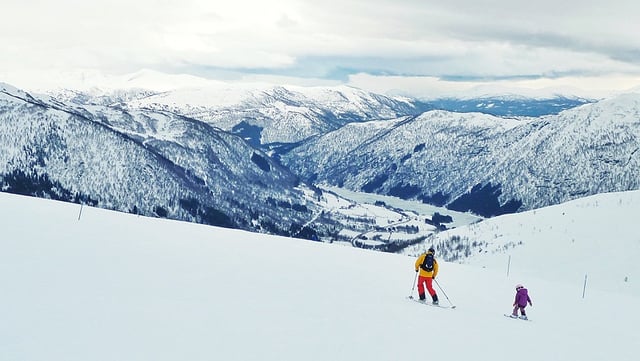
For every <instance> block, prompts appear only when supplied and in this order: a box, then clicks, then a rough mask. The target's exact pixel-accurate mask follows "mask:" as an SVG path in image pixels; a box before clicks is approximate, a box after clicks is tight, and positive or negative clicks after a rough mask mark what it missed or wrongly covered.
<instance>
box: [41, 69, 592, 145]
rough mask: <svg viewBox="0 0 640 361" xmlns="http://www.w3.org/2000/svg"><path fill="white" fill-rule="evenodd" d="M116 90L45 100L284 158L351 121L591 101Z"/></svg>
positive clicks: (230, 86)
mask: <svg viewBox="0 0 640 361" xmlns="http://www.w3.org/2000/svg"><path fill="white" fill-rule="evenodd" d="M172 82H173V83H175V85H174V87H173V88H171V87H169V86H168V84H171V83H172ZM117 84H120V87H121V88H113V87H114V86H115V84H111V83H109V85H107V86H105V87H104V88H96V87H88V88H84V89H74V90H68V89H58V90H50V91H48V94H51V95H52V96H54V97H55V98H56V99H59V100H62V101H65V102H74V103H78V104H82V105H89V104H101V105H112V104H118V105H119V106H121V107H123V108H126V109H129V110H133V109H143V110H154V111H165V112H167V111H168V112H172V113H176V114H181V115H184V116H187V117H190V118H194V119H198V120H201V121H205V122H207V123H209V124H210V125H213V126H215V127H218V128H221V129H223V130H226V131H229V132H233V133H235V134H238V135H240V136H242V137H243V138H245V139H246V140H247V141H249V142H250V143H251V144H252V145H254V146H256V147H260V148H262V149H264V150H272V149H273V150H275V151H276V152H284V151H286V150H287V149H289V147H290V146H291V145H295V144H297V143H299V142H301V141H304V140H306V139H310V138H313V137H317V136H319V135H322V134H325V133H327V132H329V131H333V130H336V129H339V128H340V127H342V126H344V125H345V124H347V123H350V122H363V121H370V120H380V119H393V118H398V117H401V116H407V115H418V114H420V113H422V112H424V111H427V110H432V109H442V110H448V111H455V112H481V113H486V114H493V115H498V116H540V115H547V114H557V113H559V112H560V111H562V110H565V109H569V108H573V107H576V106H579V105H582V104H585V103H588V102H592V101H593V100H588V99H583V98H579V97H572V96H564V95H557V94H547V95H545V96H542V97H540V96H538V97H526V96H518V95H479V96H477V97H472V98H468V97H466V98H454V97H441V98H433V99H428V100H426V99H425V100H422V99H416V98H409V97H404V96H386V95H382V94H376V93H372V92H368V91H364V90H362V89H358V88H354V87H349V86H331V87H328V86H316V87H303V86H293V85H285V86H274V85H271V84H257V83H251V84H249V83H246V84H245V83H225V82H221V81H212V80H205V79H199V78H195V79H192V78H190V77H189V78H187V79H185V78H184V77H181V76H170V75H167V74H161V73H155V72H149V71H146V72H141V73H139V74H138V73H137V74H133V75H131V76H130V77H128V78H127V79H121V80H120V82H119V83H117ZM145 87H146V88H145ZM151 87H155V88H151ZM101 89H102V90H101ZM154 89H155V90H154ZM158 89H163V90H158ZM281 148H282V149H281Z"/></svg>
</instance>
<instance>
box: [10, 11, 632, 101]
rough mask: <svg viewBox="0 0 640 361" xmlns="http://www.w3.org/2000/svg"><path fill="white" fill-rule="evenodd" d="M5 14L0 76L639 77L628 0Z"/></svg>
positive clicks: (375, 83)
mask: <svg viewBox="0 0 640 361" xmlns="http://www.w3.org/2000/svg"><path fill="white" fill-rule="evenodd" d="M1 13H2V16H1V17H0V48H1V53H0V54H1V56H0V81H5V82H9V81H14V82H23V81H24V83H25V84H27V81H28V80H29V81H31V82H33V81H36V82H37V79H38V78H44V77H46V75H47V74H53V73H59V72H61V71H71V72H75V71H99V72H102V73H104V74H125V73H133V72H136V71H138V70H140V69H152V70H156V71H161V72H168V73H187V74H193V75H197V76H202V77H207V78H214V79H224V80H271V81H275V82H289V81H291V82H296V81H297V82H306V83H308V84H313V83H317V84H338V83H348V84H352V85H356V86H361V87H365V88H371V89H373V90H377V91H389V90H392V89H395V90H396V91H400V92H401V91H407V92H414V93H420V92H423V93H424V92H429V91H431V90H432V88H433V87H448V86H449V87H455V86H457V85H475V84H496V83H500V84H504V85H508V84H515V85H517V86H524V87H533V88H535V87H544V86H560V85H567V86H568V85H573V86H578V87H581V88H589V87H591V88H594V89H598V88H602V89H612V88H615V89H619V90H624V89H627V88H630V87H634V86H638V85H640V35H639V34H640V2H639V1H637V0H611V1H603V0H600V1H593V0H580V1H575V0H565V1H558V0H553V1H552V0H535V1H533V0H529V1H518V0H488V1H478V0H447V1H442V0H366V1H365V0H339V1H338V0H322V1H318V0H282V1H266V0H262V1H253V0H225V1H218V0H180V1H174V0H135V1H134V0H96V1H91V0H57V1H49V0H2V12H1ZM17 85H20V84H17Z"/></svg>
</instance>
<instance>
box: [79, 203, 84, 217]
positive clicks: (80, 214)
mask: <svg viewBox="0 0 640 361" xmlns="http://www.w3.org/2000/svg"><path fill="white" fill-rule="evenodd" d="M82 206H83V204H82V203H80V213H78V220H80V216H82Z"/></svg>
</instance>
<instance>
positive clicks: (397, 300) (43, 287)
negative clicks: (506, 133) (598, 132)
mask: <svg viewBox="0 0 640 361" xmlns="http://www.w3.org/2000/svg"><path fill="white" fill-rule="evenodd" d="M628 195H629V197H625V195H624V194H623V195H620V196H618V195H616V196H615V197H614V198H612V199H611V201H606V202H605V200H604V198H598V203H597V205H596V204H594V203H593V201H590V202H591V205H590V206H586V207H578V206H577V204H575V205H571V206H569V207H568V208H567V209H566V210H565V212H567V213H568V216H569V217H572V218H571V219H574V220H575V222H576V223H571V222H569V223H565V222H564V221H563V219H562V218H561V217H560V216H559V215H558V217H542V216H541V217H538V218H536V217H532V218H526V220H527V221H533V222H542V223H537V224H535V228H531V227H533V225H531V226H530V227H529V228H521V230H522V231H523V232H524V231H526V230H527V229H528V230H533V231H534V232H533V233H532V234H529V235H528V237H530V239H529V238H528V239H527V242H526V244H525V245H524V246H523V247H522V250H523V251H522V252H517V253H514V256H513V261H512V269H511V273H510V275H509V276H508V277H507V276H506V275H505V268H506V265H505V267H499V268H498V269H494V268H491V267H490V264H489V263H487V265H488V267H487V268H481V267H479V265H480V264H477V265H476V264H473V263H472V264H470V265H459V264H452V263H447V262H444V261H441V264H440V274H439V276H438V278H437V280H438V284H439V285H440V286H441V287H442V288H443V289H444V292H442V289H438V288H436V289H437V290H438V292H439V293H440V298H441V299H442V302H443V304H448V302H447V298H448V299H449V300H450V301H452V302H453V303H454V304H455V305H457V308H456V309H455V310H450V309H441V308H434V307H429V306H424V305H420V304H417V303H415V302H411V301H408V300H406V299H405V297H406V296H407V295H409V294H410V293H411V292H412V289H411V287H412V283H413V281H414V271H413V267H414V266H413V263H414V258H413V257H407V256H402V255H394V254H388V253H380V252H371V251H363V250H359V249H353V248H347V247H340V246H335V245H329V244H322V243H315V242H300V241H299V240H292V239H287V238H281V237H273V236H266V235H260V234H255V233H247V232H243V231H236V230H229V229H221V228H215V227H209V226H202V225H195V224H189V223H180V222H175V221H167V220H162V219H153V218H145V217H141V216H136V215H130V214H122V213H116V212H111V211H106V210H101V209H95V208H90V207H84V210H83V212H82V215H81V217H80V219H79V220H78V215H79V210H80V207H79V206H78V205H73V204H69V203H59V202H55V201H49V200H42V199H36V198H27V197H22V196H16V195H10V194H6V193H0V219H2V230H1V231H0V284H1V285H2V290H3V296H2V297H0V309H2V310H4V311H3V317H2V322H0V359H3V360H22V361H40V360H50V361H63V360H64V361H80V360H83V361H84V360H93V361H103V360H105V361H107V360H109V361H111V360H154V361H165V360H167V361H176V360H193V361H197V360H203V361H204V360H214V359H215V360H244V361H252V360H260V361H266V360H308V361H313V360H323V361H324V360H337V361H341V360H345V361H346V360H349V361H351V360H369V361H377V360H380V361H388V360H411V359H416V358H421V357H424V356H425V355H428V358H429V359H435V360H451V361H457V360H460V361H462V360H464V361H467V360H472V359H473V360H475V359H478V360H494V361H511V360H513V359H514V358H517V359H518V360H521V361H529V360H531V361H540V360H585V361H592V360H593V361H596V360H603V359H607V360H616V361H632V360H635V359H636V358H637V352H636V343H637V332H636V329H637V324H638V323H639V322H640V311H638V308H637V307H636V306H637V305H638V303H639V302H640V294H639V293H638V292H637V290H638V286H637V285H638V278H637V273H630V274H629V278H628V280H627V282H626V285H627V286H628V287H626V288H624V289H623V288H621V289H619V292H610V291H606V290H605V288H602V287H601V286H602V284H601V283H598V282H593V283H591V282H590V283H588V287H587V292H586V294H585V296H586V297H585V298H582V283H581V281H582V280H581V279H579V278H578V279H576V280H567V279H565V278H564V277H561V278H560V279H559V278H558V277H556V276H555V274H560V275H566V274H570V273H572V272H575V273H582V272H584V270H583V269H582V268H581V267H580V268H579V269H575V268H574V267H575V266H576V265H577V264H578V263H577V262H576V259H578V260H580V259H582V258H583V257H584V255H583V254H582V253H580V252H578V253H575V254H574V253H573V252H572V251H571V250H572V249H573V248H574V247H575V245H576V244H580V243H581V242H592V241H595V242H601V240H596V239H595V238H587V237H583V234H582V233H580V232H578V233H575V234H574V236H575V237H576V243H575V244H571V243H569V242H566V241H563V240H560V241H558V239H556V238H554V237H549V235H550V234H549V233H548V230H550V229H561V227H564V226H565V225H566V227H567V229H568V230H569V232H575V231H577V230H580V227H583V226H586V225H584V224H579V223H578V221H579V220H585V221H590V220H591V219H593V218H594V217H595V218H599V217H608V216H609V215H614V214H619V213H618V212H623V213H626V212H629V211H631V212H633V214H638V211H640V204H638V198H639V197H638V195H637V193H633V194H628ZM620 200H621V201H622V204H621V203H620V202H621V201H620ZM561 209H562V208H561V207H558V208H555V209H554V210H553V211H554V212H559V211H560V210H561ZM573 212H580V213H583V214H584V216H583V217H573V216H571V214H572V213H573ZM588 214H592V216H591V217H589V216H588ZM540 215H542V213H540ZM598 215H599V216H598ZM518 216H519V215H515V216H510V217H518ZM590 218H591V219H590ZM499 219H509V218H503V217H499V218H496V219H495V220H492V222H498V220H499ZM607 219H609V218H607ZM609 220H610V222H607V224H602V229H604V228H605V227H611V228H610V229H611V232H610V233H607V232H605V231H604V230H602V231H601V234H608V235H609V236H610V238H611V239H610V242H607V244H608V246H607V248H604V246H602V245H601V244H600V243H596V244H595V245H593V246H590V247H593V248H594V249H598V250H600V251H601V252H605V253H604V254H603V255H602V256H601V257H594V258H596V259H597V261H598V262H597V263H598V264H597V271H596V270H594V271H593V272H590V273H589V275H590V276H591V275H592V274H593V273H596V272H597V273H601V274H602V275H603V277H604V276H606V275H610V282H612V283H613V282H618V281H619V277H618V270H619V269H620V267H621V265H626V264H629V263H627V261H625V260H626V259H637V258H638V256H640V254H639V252H638V244H637V236H636V235H637V232H635V230H633V228H632V227H631V224H629V227H626V225H625V227H620V232H617V230H616V226H618V225H620V223H614V224H610V223H611V222H614V221H615V220H613V219H609ZM621 222H623V223H624V219H623V220H622V221H621ZM509 223H512V221H509V222H507V223H506V224H505V225H504V226H503V225H498V224H497V223H493V225H494V227H498V228H502V227H505V228H506V227H509V226H508V224H509ZM629 229H631V230H632V232H631V233H627V231H628V230H629ZM481 230H482V228H478V229H477V232H480V231H481ZM494 231H495V230H491V232H494ZM477 236H478V237H485V236H487V235H484V234H480V233H478V234H477ZM629 240H631V241H629ZM634 240H635V241H634ZM534 241H535V242H536V243H537V244H538V245H536V246H535V248H529V247H528V245H529V244H531V243H533V242H534ZM616 241H617V242H616ZM634 242H635V243H634ZM634 244H635V247H632V246H633V245H634ZM543 248H544V249H547V250H548V254H549V255H550V257H553V254H554V253H558V254H561V255H563V256H564V257H565V258H564V259H563V261H564V262H557V261H556V259H555V258H552V261H545V260H544V259H542V260H541V259H539V258H540V257H539V254H537V252H536V251H534V249H543ZM527 250H529V251H531V253H530V252H529V251H527ZM514 251H515V250H514ZM490 255H491V254H490V253H489V254H488V255H487V257H489V256H490ZM506 255H507V253H503V254H502V253H501V254H497V255H495V257H496V262H495V263H496V264H497V263H499V262H498V261H501V262H502V261H503V260H504V258H505V256H506ZM596 256H597V255H596ZM531 265H534V268H529V267H530V266H531ZM541 265H542V266H541ZM544 267H546V268H548V270H545V271H541V272H536V271H537V270H540V269H541V268H544ZM636 272H637V271H636ZM549 275H551V276H549ZM590 280H591V278H590ZM516 283H524V284H525V286H527V287H528V288H529V292H530V295H531V297H532V299H533V307H529V308H527V310H528V314H529V316H530V318H531V319H532V321H531V322H524V321H519V320H512V319H508V318H505V317H503V316H502V314H503V313H507V312H509V311H510V310H511V304H512V302H513V296H514V290H513V286H514V285H515V284H516ZM414 293H415V291H414ZM445 294H446V296H445Z"/></svg>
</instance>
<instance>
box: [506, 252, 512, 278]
mask: <svg viewBox="0 0 640 361" xmlns="http://www.w3.org/2000/svg"><path fill="white" fill-rule="evenodd" d="M510 269H511V255H509V261H508V262H507V278H509V270H510Z"/></svg>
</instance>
